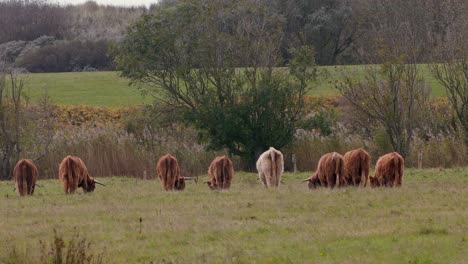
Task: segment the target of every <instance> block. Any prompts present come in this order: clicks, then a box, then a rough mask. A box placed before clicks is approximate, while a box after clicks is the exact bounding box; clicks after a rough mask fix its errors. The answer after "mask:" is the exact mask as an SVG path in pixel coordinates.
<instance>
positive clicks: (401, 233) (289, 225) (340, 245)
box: [0, 168, 468, 263]
mask: <svg viewBox="0 0 468 264" xmlns="http://www.w3.org/2000/svg"><path fill="white" fill-rule="evenodd" d="M308 175H310V173H299V174H291V173H286V174H285V175H284V177H283V179H284V182H285V184H284V185H282V186H281V188H280V189H279V190H266V189H264V188H263V187H262V186H261V185H260V183H259V182H258V181H256V175H255V174H251V173H243V172H238V173H235V175H234V181H233V185H232V189H231V190H229V191H226V192H216V191H210V190H209V189H208V187H207V186H206V185H203V184H198V185H196V184H194V183H188V184H187V187H186V190H185V191H184V192H169V193H168V192H164V191H163V188H162V186H161V183H160V182H159V181H158V180H147V181H143V180H140V179H138V180H137V179H132V178H124V177H113V178H99V177H98V179H99V180H101V181H102V182H104V183H106V184H107V186H106V187H102V186H99V185H98V186H97V187H96V191H95V192H94V193H91V194H86V195H84V194H82V193H81V189H80V191H79V193H78V194H76V195H64V194H63V193H62V189H61V186H60V184H59V181H58V180H41V181H39V182H38V183H39V184H41V185H42V186H43V187H42V188H37V189H36V193H35V194H34V196H32V197H22V198H21V197H18V196H17V195H16V194H15V193H13V184H12V182H10V181H8V182H6V181H4V182H0V216H1V217H0V241H1V242H2V243H1V245H2V246H1V247H0V263H1V262H5V263H15V262H16V263H19V262H18V261H20V262H23V263H27V262H30V263H35V262H36V261H37V260H38V259H39V258H40V256H41V254H44V253H43V252H41V250H40V244H39V241H40V240H41V241H45V242H47V243H49V242H52V241H53V237H54V234H53V230H54V229H55V230H56V231H57V233H58V234H61V235H62V236H63V238H64V239H65V241H68V239H69V238H70V237H71V236H72V234H73V233H74V232H79V234H80V235H81V236H82V237H84V238H86V239H87V241H88V242H90V243H91V249H90V253H92V254H94V255H98V254H101V253H102V254H103V256H104V263H150V262H151V261H154V263H169V262H170V263H466V262H467V261H468V241H467V240H468V208H467V207H468V169H467V168H458V169H425V170H416V169H407V170H406V171H405V176H404V182H403V187H402V188H399V189H370V188H366V189H358V188H351V187H348V188H344V189H340V190H328V189H319V190H315V191H309V190H307V188H306V185H305V183H303V184H301V183H300V179H303V178H305V177H307V176H308ZM205 178H206V176H204V177H200V180H203V179H205ZM140 218H141V219H142V232H141V233H140V232H139V228H140V223H139V219H140ZM13 251H14V252H16V256H15V258H13V257H12V252H13ZM25 260H29V261H25Z"/></svg>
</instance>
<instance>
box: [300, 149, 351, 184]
mask: <svg viewBox="0 0 468 264" xmlns="http://www.w3.org/2000/svg"><path fill="white" fill-rule="evenodd" d="M343 175H344V160H343V156H341V155H340V154H338V153H336V152H331V153H327V154H325V155H323V156H322V157H321V158H320V160H319V162H318V165H317V170H316V171H315V173H314V175H312V176H311V177H310V178H308V179H305V180H303V182H306V181H307V182H309V183H308V187H309V189H315V188H317V186H324V187H330V188H332V189H333V188H334V187H335V186H337V187H340V186H342V185H344V178H343Z"/></svg>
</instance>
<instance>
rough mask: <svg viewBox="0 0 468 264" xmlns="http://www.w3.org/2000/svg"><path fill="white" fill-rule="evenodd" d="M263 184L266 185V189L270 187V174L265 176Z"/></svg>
mask: <svg viewBox="0 0 468 264" xmlns="http://www.w3.org/2000/svg"><path fill="white" fill-rule="evenodd" d="M265 184H266V187H268V188H270V187H271V174H270V175H265Z"/></svg>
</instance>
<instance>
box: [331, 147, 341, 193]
mask: <svg viewBox="0 0 468 264" xmlns="http://www.w3.org/2000/svg"><path fill="white" fill-rule="evenodd" d="M332 158H333V161H334V163H335V175H336V182H335V186H336V187H340V177H343V175H340V174H342V170H341V168H343V164H342V160H341V159H340V157H339V156H338V154H336V153H333V157H332Z"/></svg>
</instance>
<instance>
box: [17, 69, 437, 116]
mask: <svg viewBox="0 0 468 264" xmlns="http://www.w3.org/2000/svg"><path fill="white" fill-rule="evenodd" d="M361 67H362V66H341V67H331V66H327V67H320V68H319V69H320V70H321V71H325V73H324V74H322V76H325V77H323V78H322V79H321V80H320V82H319V83H318V84H317V85H316V87H315V88H314V89H313V90H312V91H311V92H310V94H311V95H323V94H337V93H338V92H337V90H336V89H334V84H335V82H336V81H337V80H340V76H341V73H340V72H341V69H346V70H349V69H352V70H356V71H357V72H358V73H359V70H360V68H361ZM423 74H424V78H425V80H426V82H427V84H428V85H430V86H431V87H432V95H433V96H445V91H444V90H443V88H442V87H441V86H440V84H439V83H438V82H437V81H436V80H435V79H434V78H433V77H432V76H431V74H430V73H429V70H428V69H427V67H424V68H423ZM26 88H27V89H26V93H27V94H29V95H30V96H31V98H32V99H33V100H36V99H37V98H39V97H40V95H41V94H43V92H44V90H45V89H47V92H48V94H49V96H50V97H51V98H52V100H53V102H54V103H56V104H60V105H92V106H112V107H120V106H132V105H138V104H142V103H144V102H151V98H146V99H145V98H143V96H141V95H140V92H139V91H138V90H137V89H136V88H134V87H128V80H127V79H125V78H121V77H119V75H118V72H70V73H42V74H29V75H28V76H27V81H26Z"/></svg>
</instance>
